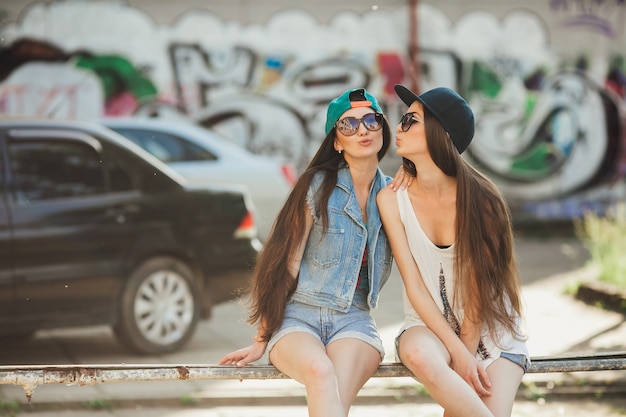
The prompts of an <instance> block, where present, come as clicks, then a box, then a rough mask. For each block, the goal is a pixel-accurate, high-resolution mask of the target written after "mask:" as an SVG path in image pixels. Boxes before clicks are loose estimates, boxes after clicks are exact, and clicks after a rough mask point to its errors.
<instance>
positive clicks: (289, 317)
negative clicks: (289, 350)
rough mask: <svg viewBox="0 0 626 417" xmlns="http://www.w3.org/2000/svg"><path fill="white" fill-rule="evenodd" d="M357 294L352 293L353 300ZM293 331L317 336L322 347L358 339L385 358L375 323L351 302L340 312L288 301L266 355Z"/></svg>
mask: <svg viewBox="0 0 626 417" xmlns="http://www.w3.org/2000/svg"><path fill="white" fill-rule="evenodd" d="M357 294H359V293H358V292H357V293H356V294H355V297H357V296H358V295H357ZM293 332H305V333H309V334H312V335H313V336H316V337H318V338H319V339H320V340H321V341H322V343H323V344H324V346H328V344H330V343H332V342H334V341H336V340H339V339H349V338H352V339H358V340H362V341H364V342H365V343H367V344H368V345H371V346H372V347H374V349H376V350H377V351H378V352H379V353H380V360H381V361H382V360H383V358H384V357H385V349H384V348H383V342H382V339H381V337H380V334H379V333H378V330H377V329H376V322H375V321H374V318H373V317H372V316H371V314H370V312H369V310H363V309H362V308H359V307H357V306H356V305H355V303H352V306H351V307H350V310H348V311H347V312H345V313H344V312H341V311H338V310H334V309H332V308H326V307H316V306H312V305H309V304H303V303H300V302H295V301H291V302H289V303H288V304H287V306H286V307H285V317H284V319H283V323H282V325H281V327H280V328H279V329H278V331H277V332H276V333H274V335H273V336H272V338H271V339H270V341H269V343H268V345H267V352H268V353H269V352H270V351H271V350H272V348H273V347H274V345H275V344H276V342H278V340H280V338H282V337H283V336H285V335H287V334H289V333H293Z"/></svg>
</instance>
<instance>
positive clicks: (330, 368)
mask: <svg viewBox="0 0 626 417" xmlns="http://www.w3.org/2000/svg"><path fill="white" fill-rule="evenodd" d="M390 141H391V128H390V126H389V124H388V123H387V121H386V119H385V118H384V117H383V114H382V110H381V108H380V106H379V105H378V103H377V101H376V99H375V98H374V97H373V96H371V95H370V94H369V93H368V92H367V91H365V90H364V89H356V90H350V91H346V92H345V93H344V94H342V95H341V96H339V97H337V98H336V99H334V100H333V101H332V102H331V103H330V105H329V106H328V110H327V117H326V138H325V139H324V141H323V142H322V144H321V146H320V148H319V150H318V151H317V154H316V155H315V156H314V157H313V159H312V160H311V162H310V164H309V166H308V167H307V169H306V170H305V171H304V172H303V173H302V175H301V176H300V178H299V179H298V181H297V183H296V184H295V186H294V188H293V190H292V191H291V193H290V195H289V197H288V199H287V201H286V203H285V205H284V207H283V209H282V210H281V212H280V213H279V214H278V217H277V218H276V220H275V222H274V226H273V229H272V231H271V233H270V235H269V237H268V238H267V240H266V242H265V244H264V248H263V250H262V252H261V253H260V255H259V258H258V260H257V264H256V268H255V273H254V276H253V281H252V288H251V293H250V296H251V309H250V317H249V320H248V321H249V322H250V323H251V324H257V325H258V330H257V334H256V335H255V336H254V338H253V339H254V343H253V344H252V345H250V346H248V347H246V348H243V349H240V350H237V351H235V352H232V353H229V354H228V355H226V356H224V357H223V358H222V359H221V360H220V364H236V365H237V366H244V365H246V364H247V363H250V362H254V361H256V360H258V359H260V358H261V357H262V356H263V355H264V353H265V351H266V350H267V351H268V352H269V360H270V362H271V363H272V364H274V365H275V366H276V367H277V368H278V369H279V370H280V371H282V372H283V373H285V374H287V375H289V376H290V377H291V378H293V379H295V380H296V381H299V382H301V383H303V384H304V385H305V386H306V392H307V406H308V410H309V415H310V416H320V417H321V416H324V417H345V416H347V415H348V410H349V409H350V405H351V404H352V402H353V400H354V398H355V397H356V395H357V393H358V392H359V390H360V389H361V387H362V386H363V384H364V383H365V382H366V381H367V380H368V379H369V378H370V377H371V376H372V374H373V373H374V372H375V371H376V369H377V368H378V365H379V364H380V362H381V360H382V358H383V357H384V350H383V344H382V341H381V338H380V335H379V334H378V331H377V329H376V325H375V323H374V320H373V319H372V317H371V315H370V309H371V308H374V307H376V305H377V302H378V297H379V294H380V290H381V288H382V286H383V285H384V284H385V282H386V281H387V279H388V278H389V274H390V271H391V264H392V258H391V248H390V246H389V243H388V241H387V237H386V236H385V234H384V231H383V228H382V223H381V220H380V215H379V213H378V208H377V206H376V194H377V193H378V191H379V190H381V189H383V188H385V187H386V186H387V184H388V183H389V180H390V178H389V177H386V176H385V175H383V173H382V171H381V170H380V168H379V167H378V162H379V161H380V160H381V159H382V158H383V156H384V155H385V153H386V152H387V149H388V148H389V144H390Z"/></svg>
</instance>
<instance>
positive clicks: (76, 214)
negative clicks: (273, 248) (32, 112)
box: [0, 120, 260, 354]
mask: <svg viewBox="0 0 626 417" xmlns="http://www.w3.org/2000/svg"><path fill="white" fill-rule="evenodd" d="M249 207H250V200H249V197H248V195H247V191H245V189H242V188H237V187H233V186H228V187H226V186H224V187H221V186H220V187H218V186H198V185H194V186H193V187H191V186H189V185H185V181H184V180H183V179H182V177H180V176H178V174H176V173H175V172H174V171H172V170H171V169H170V168H168V167H167V166H165V165H164V164H163V163H161V162H160V161H158V160H157V159H155V158H154V157H152V156H151V155H149V154H148V153H146V152H145V151H143V150H142V149H141V148H139V147H138V146H136V145H134V144H133V143H131V142H130V141H128V140H127V139H125V138H123V137H121V136H119V135H117V134H116V133H114V132H113V131H111V130H108V129H106V128H104V127H102V126H100V125H97V124H90V123H82V122H72V121H25V120H24V121H20V120H0V335H1V336H2V338H4V339H5V340H6V339H7V338H8V337H11V338H16V337H22V338H23V337H26V336H29V335H31V334H33V333H34V332H35V331H36V330H37V329H44V328H56V327H75V326H85V325H97V324H108V325H111V326H112V328H113V330H114V333H115V335H116V336H117V337H118V339H119V340H120V341H121V342H122V343H123V344H124V345H125V346H127V347H128V348H130V349H132V350H134V351H136V352H138V353H142V354H158V353H164V352H172V351H175V350H177V349H179V348H181V347H182V346H183V345H184V344H185V343H186V342H187V341H188V340H189V339H190V337H191V336H192V334H193V332H194V330H195V328H196V325H197V323H198V320H199V319H201V318H209V316H210V312H211V307H212V306H213V305H215V304H216V303H219V302H223V301H226V300H229V299H232V298H234V297H236V296H237V295H238V290H239V289H241V288H243V287H245V286H247V283H248V280H249V277H250V272H251V269H252V267H253V264H254V261H255V258H256V255H257V253H258V250H259V247H260V243H259V241H258V239H257V235H256V227H255V224H254V218H253V213H251V212H250V210H249ZM0 343H2V342H1V341H0Z"/></svg>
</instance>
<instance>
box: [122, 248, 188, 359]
mask: <svg viewBox="0 0 626 417" xmlns="http://www.w3.org/2000/svg"><path fill="white" fill-rule="evenodd" d="M198 293H199V291H197V289H196V285H195V282H194V276H193V273H192V271H191V269H190V268H189V267H188V266H187V265H185V264H184V263H183V262H181V261H179V260H176V259H173V258H168V257H159V258H154V259H151V260H149V261H147V262H145V263H144V264H142V265H141V266H140V267H139V268H137V269H136V270H135V271H134V272H133V274H132V275H131V276H130V279H129V280H128V282H127V284H126V287H125V288H124V291H123V293H122V296H121V299H120V303H119V308H120V310H119V313H120V314H119V317H118V321H117V323H116V324H115V325H114V326H113V331H114V333H115V335H116V336H117V338H118V340H119V341H120V342H121V343H122V344H123V345H125V346H126V347H128V348H129V349H131V350H133V351H135V352H137V353H141V354H161V353H168V352H173V351H176V350H178V349H180V348H181V347H182V346H183V345H184V344H185V343H187V342H188V341H189V339H190V338H191V336H192V335H193V332H194V331H195V328H196V326H197V324H198V318H199V313H200V302H199V300H198V299H197V296H196V295H195V294H198Z"/></svg>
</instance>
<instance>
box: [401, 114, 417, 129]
mask: <svg viewBox="0 0 626 417" xmlns="http://www.w3.org/2000/svg"><path fill="white" fill-rule="evenodd" d="M414 114H415V113H406V114H405V115H404V116H402V119H400V129H402V131H403V132H406V131H407V130H409V129H410V128H411V126H413V123H423V122H422V121H421V120H419V119H416V118H415V117H414V116H413V115H414Z"/></svg>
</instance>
